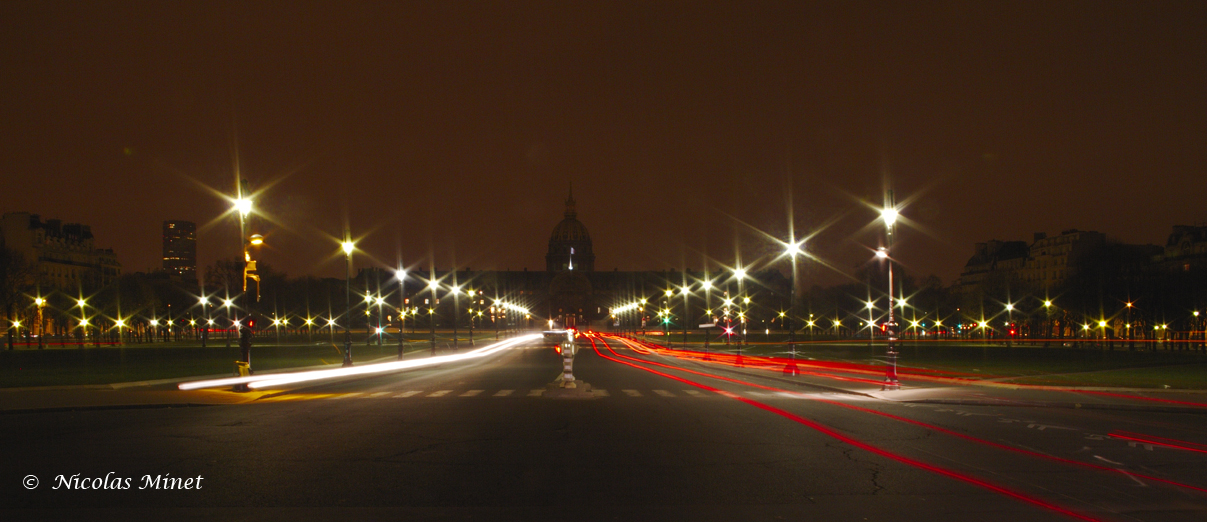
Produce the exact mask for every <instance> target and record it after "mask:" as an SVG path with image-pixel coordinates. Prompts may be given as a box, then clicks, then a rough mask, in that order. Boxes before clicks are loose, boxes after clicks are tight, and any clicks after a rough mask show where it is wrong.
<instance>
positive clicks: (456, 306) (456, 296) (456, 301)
mask: <svg viewBox="0 0 1207 522" xmlns="http://www.w3.org/2000/svg"><path fill="white" fill-rule="evenodd" d="M451 290H452V291H453V351H454V352H455V351H457V319H459V318H460V317H461V287H460V286H458V285H457V269H456V268H454V269H453V287H452V288H451Z"/></svg>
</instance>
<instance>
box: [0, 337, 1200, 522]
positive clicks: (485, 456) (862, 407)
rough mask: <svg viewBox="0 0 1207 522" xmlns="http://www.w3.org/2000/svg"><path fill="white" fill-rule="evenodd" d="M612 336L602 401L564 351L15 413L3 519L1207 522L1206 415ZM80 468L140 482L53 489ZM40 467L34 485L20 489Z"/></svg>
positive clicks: (7, 425)
mask: <svg viewBox="0 0 1207 522" xmlns="http://www.w3.org/2000/svg"><path fill="white" fill-rule="evenodd" d="M608 342H609V345H610V346H611V347H612V348H614V349H615V350H616V353H612V352H611V351H609V350H608V349H606V348H605V347H604V346H603V343H602V342H597V343H596V344H597V347H598V348H599V350H600V352H601V353H600V354H597V353H596V352H595V351H594V350H592V349H591V344H590V343H589V342H580V353H579V355H578V357H577V358H576V361H575V366H574V373H575V375H576V376H577V377H578V378H579V379H580V380H583V381H586V382H588V383H590V384H591V386H592V387H593V389H594V391H593V395H592V397H593V398H586V399H574V398H555V397H551V396H549V393H548V392H547V390H546V387H545V385H546V384H547V383H549V382H550V381H552V380H554V379H555V378H556V377H558V376H559V375H560V371H561V358H560V357H559V356H558V355H557V354H556V353H554V351H553V350H552V349H550V348H548V347H542V346H528V347H522V348H514V349H509V350H506V351H504V352H501V353H499V354H497V355H493V356H490V357H487V358H483V359H477V360H471V361H465V362H459V363H455V364H446V365H443V366H439V367H434V368H420V369H413V370H408V371H402V372H398V373H391V374H384V375H376V376H372V377H364V378H356V379H345V380H338V381H323V382H320V383H318V384H315V383H307V384H305V385H300V386H297V387H295V388H291V389H287V390H283V391H282V392H281V393H278V394H274V395H272V396H267V397H263V398H261V399H260V400H257V401H254V402H252V403H248V404H238V405H221V406H207V407H192V408H155V409H112V410H85V411H73V412H39V413H18V414H7V415H3V416H0V423H2V425H3V426H4V429H3V430H0V444H3V447H4V448H5V452H6V457H5V459H4V463H5V464H4V469H5V473H4V480H5V481H8V482H9V484H7V485H4V486H0V495H2V496H0V502H2V503H0V510H3V512H5V513H6V514H7V515H8V516H16V518H25V519H40V520H49V519H93V518H98V517H100V516H112V517H114V518H118V517H120V518H126V519H129V518H130V517H137V516H149V517H156V518H162V517H165V516H171V517H173V518H181V519H215V518H222V519H227V520H257V521H259V520H265V519H314V518H329V519H349V518H385V517H390V518H394V519H398V518H405V519H423V520H428V519H437V520H501V519H509V520H536V519H538V518H539V519H544V520H558V519H567V520H727V521H728V520H788V519H798V520H930V521H933V520H977V521H990V520H1011V521H1016V520H1075V519H1077V517H1084V518H1087V519H1097V520H1151V521H1174V520H1196V521H1197V520H1203V519H1205V518H1207V472H1204V464H1205V463H1207V453H1205V452H1203V451H1194V449H1195V448H1198V449H1199V450H1204V449H1207V446H1194V445H1193V444H1190V443H1197V444H1207V415H1205V414H1202V413H1169V412H1163V413H1155V412H1151V411H1149V412H1146V411H1116V410H1110V409H1092V410H1091V409H1072V408H1034V407H1031V408H1020V407H1009V406H991V405H978V406H950V405H943V404H909V403H899V402H891V401H884V400H880V399H876V398H873V397H868V396H866V395H862V394H851V393H841V392H837V391H831V390H829V389H826V388H819V387H816V386H815V385H827V386H828V385H834V384H835V383H826V382H825V379H824V378H819V377H815V376H814V377H807V378H806V377H801V378H789V379H785V378H783V376H782V375H777V374H774V373H767V372H760V371H755V370H749V369H742V368H730V367H719V366H717V365H715V364H711V363H706V362H693V361H684V360H680V359H678V358H675V357H671V356H660V355H655V354H644V355H643V354H639V353H636V352H633V351H631V350H628V349H625V348H623V347H621V346H620V345H619V343H618V342H617V341H615V340H610V341H608ZM626 357H631V358H633V359H628V358H626ZM634 359H635V360H634ZM648 362H652V363H656V364H665V365H670V366H672V367H674V368H667V367H664V366H657V365H650V364H646V363H648ZM626 363H627V364H626ZM684 369H686V370H690V371H695V372H702V373H705V374H709V375H700V374H696V373H690V372H688V371H684ZM649 370H654V371H656V372H659V373H653V372H651V371H649ZM714 376H720V377H724V378H726V379H732V380H724V379H717V378H715V377H714ZM735 381H740V382H735ZM885 414H887V415H891V417H890V416H886V415H885ZM1112 433H1114V434H1119V433H1133V434H1142V435H1147V436H1159V437H1163V438H1165V439H1168V440H1175V441H1182V442H1180V443H1179V444H1181V445H1183V446H1185V447H1188V448H1191V449H1188V450H1180V449H1171V448H1169V447H1166V446H1160V445H1157V446H1153V445H1149V444H1143V443H1129V442H1128V441H1127V440H1124V439H1120V438H1115V437H1110V436H1108V435H1109V434H1112ZM1165 439H1163V440H1165ZM74 474H79V477H81V478H88V479H90V480H92V479H96V478H98V477H100V478H104V477H106V476H108V477H111V478H110V482H109V483H112V478H129V479H131V480H130V485H131V487H130V488H129V489H117V490H114V489H101V490H79V489H75V488H72V489H68V488H67V487H66V486H63V485H62V484H61V483H60V481H57V480H56V477H57V476H59V475H62V476H64V478H67V479H70V477H72V476H73V475H74ZM26 475H35V476H37V477H38V478H39V483H40V484H39V486H38V487H37V488H35V489H26V488H25V487H23V486H22V485H21V484H19V483H18V481H20V480H22V477H25V476H26ZM144 476H148V477H150V478H152V479H153V478H155V477H157V476H161V483H166V478H167V477H171V478H190V477H191V478H195V477H201V478H202V480H201V481H200V484H201V488H200V489H196V488H193V489H185V490H181V489H175V490H165V489H154V488H148V489H139V487H140V486H142V485H144V483H145V481H146V479H144ZM101 482H104V481H103V480H102V481H101ZM1170 482H1173V483H1176V484H1172V483H1170ZM196 483H197V482H196V481H194V483H193V484H194V485H196ZM56 485H58V486H59V487H58V489H55V486H56ZM1194 488H1200V489H1198V490H1196V489H1194ZM6 518H7V517H6Z"/></svg>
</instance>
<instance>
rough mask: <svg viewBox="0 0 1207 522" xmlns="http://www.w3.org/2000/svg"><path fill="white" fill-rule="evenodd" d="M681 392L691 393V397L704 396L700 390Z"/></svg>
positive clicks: (684, 391)
mask: <svg viewBox="0 0 1207 522" xmlns="http://www.w3.org/2000/svg"><path fill="white" fill-rule="evenodd" d="M683 393H686V394H688V395H691V396H692V397H703V396H704V394H703V393H700V390H683Z"/></svg>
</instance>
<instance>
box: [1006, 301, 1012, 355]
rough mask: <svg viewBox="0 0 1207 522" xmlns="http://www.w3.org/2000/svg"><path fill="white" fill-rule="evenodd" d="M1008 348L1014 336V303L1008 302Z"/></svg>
mask: <svg viewBox="0 0 1207 522" xmlns="http://www.w3.org/2000/svg"><path fill="white" fill-rule="evenodd" d="M1006 321H1007V322H1006V348H1009V347H1010V341H1011V339H1013V338H1014V304H1013V303H1006Z"/></svg>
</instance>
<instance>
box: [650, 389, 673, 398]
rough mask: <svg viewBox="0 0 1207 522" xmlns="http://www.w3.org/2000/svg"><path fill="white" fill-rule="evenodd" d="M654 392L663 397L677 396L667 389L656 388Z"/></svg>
mask: <svg viewBox="0 0 1207 522" xmlns="http://www.w3.org/2000/svg"><path fill="white" fill-rule="evenodd" d="M654 393H657V394H658V395H661V396H663V397H674V396H675V394H673V393H671V392H668V391H666V390H654Z"/></svg>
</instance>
